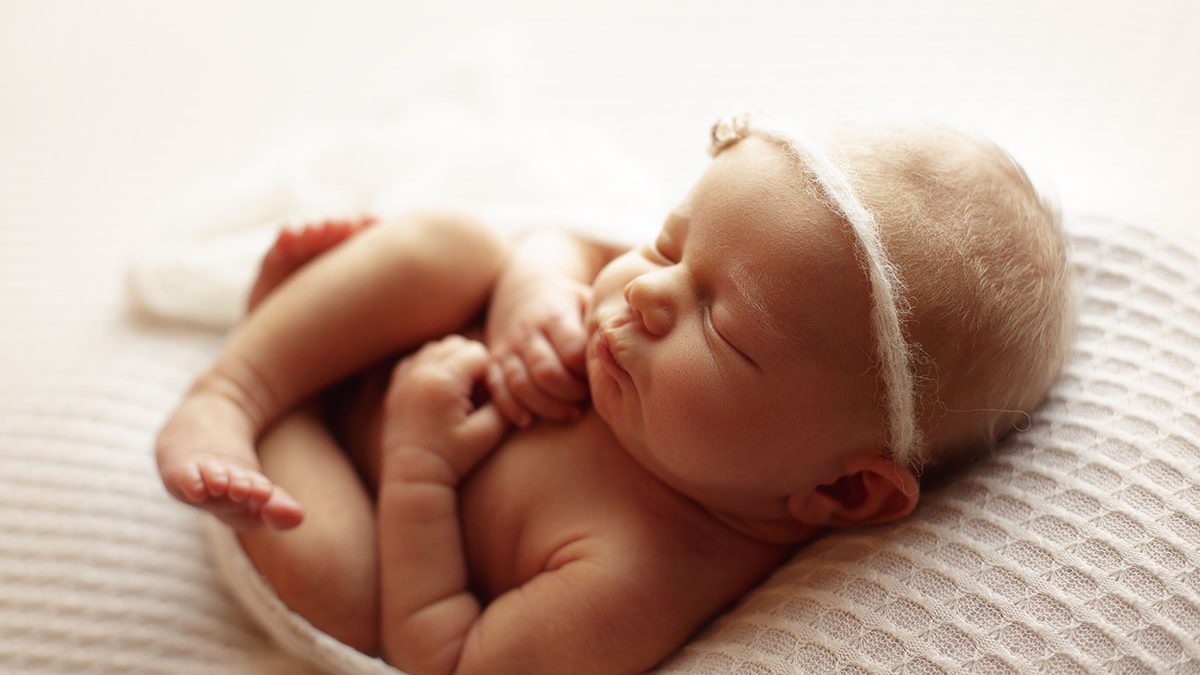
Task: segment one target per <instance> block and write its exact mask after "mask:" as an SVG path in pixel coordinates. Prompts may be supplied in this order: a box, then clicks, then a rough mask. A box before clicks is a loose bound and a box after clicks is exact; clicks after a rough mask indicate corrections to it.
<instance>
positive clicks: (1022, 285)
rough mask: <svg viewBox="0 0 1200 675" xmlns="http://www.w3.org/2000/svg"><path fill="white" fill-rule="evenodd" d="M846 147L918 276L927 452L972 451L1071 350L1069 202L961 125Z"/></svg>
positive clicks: (883, 225)
mask: <svg viewBox="0 0 1200 675" xmlns="http://www.w3.org/2000/svg"><path fill="white" fill-rule="evenodd" d="M833 147H834V148H836V151H835V152H834V153H833V157H834V159H835V161H838V162H839V164H841V165H842V166H844V167H846V171H847V174H848V175H850V176H851V182H852V183H853V185H854V188H855V191H856V192H857V194H858V195H859V197H860V199H861V200H862V202H863V204H864V205H865V206H866V207H867V208H868V209H870V210H871V211H872V213H873V214H874V217H875V220H876V222H877V223H878V225H879V229H880V236H881V239H882V241H883V242H884V245H885V246H886V247H887V249H888V251H889V253H890V255H891V257H892V261H893V263H894V264H895V265H896V267H897V269H898V272H899V275H900V277H901V278H902V279H903V280H904V283H905V288H906V292H907V294H908V295H907V301H908V304H909V308H910V315H909V321H908V323H907V324H906V326H905V329H906V333H907V335H908V338H909V341H910V344H911V345H912V346H913V348H914V351H915V352H916V353H917V354H918V358H917V359H916V361H915V363H914V366H915V371H916V372H915V375H916V382H917V392H918V393H917V400H918V407H919V413H918V415H919V420H920V422H919V424H920V427H921V428H922V430H923V431H924V434H925V439H926V444H927V453H926V455H925V458H924V459H925V464H926V466H927V467H928V468H929V469H930V470H935V469H938V468H939V467H942V468H945V467H951V466H954V465H957V464H961V463H963V462H965V461H966V460H967V459H969V458H970V457H972V456H974V455H975V454H977V453H978V452H979V451H981V450H986V449H987V448H989V447H990V446H992V445H994V444H995V443H996V441H998V440H999V439H1000V438H1001V437H1003V436H1004V435H1005V434H1006V433H1007V432H1009V431H1011V430H1013V429H1014V428H1022V427H1026V426H1028V424H1029V420H1030V417H1029V413H1030V412H1031V411H1032V409H1033V408H1034V407H1036V406H1037V405H1038V403H1040V402H1041V400H1042V399H1043V398H1044V397H1045V395H1046V393H1047V391H1048V390H1049V388H1050V386H1051V385H1052V384H1053V382H1054V381H1055V379H1057V377H1058V374H1059V372H1060V370H1061V368H1062V365H1063V362H1064V360H1065V359H1066V356H1067V353H1068V351H1069V349H1070V342H1071V338H1072V335H1073V328H1074V321H1073V302H1072V298H1071V283H1070V268H1069V265H1068V262H1067V251H1066V244H1065V241H1064V237H1063V233H1062V227H1061V218H1060V215H1059V211H1058V208H1057V207H1056V205H1055V204H1053V203H1052V202H1051V201H1050V200H1049V199H1048V198H1047V197H1046V196H1045V195H1044V194H1040V193H1039V192H1038V190H1037V189H1035V187H1034V185H1033V183H1032V182H1031V181H1030V179H1029V177H1028V176H1027V175H1026V172H1025V171H1024V170H1023V169H1022V168H1021V167H1020V165H1018V164H1017V162H1016V161H1015V160H1014V159H1013V158H1012V157H1011V156H1010V155H1009V154H1008V153H1007V152H1005V151H1004V150H1003V149H1001V148H1000V147H999V146H997V145H996V144H994V143H992V142H990V141H988V140H986V139H983V138H980V137H976V136H972V135H968V134H965V133H962V132H959V131H955V130H953V129H950V128H948V127H944V126H940V125H934V124H928V123H922V124H918V125H909V126H905V127H892V128H886V129H879V130H875V131H872V132H869V133H863V132H861V131H846V130H843V131H842V132H841V133H839V134H836V135H835V136H834V140H833ZM918 468H919V467H918Z"/></svg>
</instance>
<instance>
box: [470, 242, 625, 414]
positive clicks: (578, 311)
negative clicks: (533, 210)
mask: <svg viewBox="0 0 1200 675" xmlns="http://www.w3.org/2000/svg"><path fill="white" fill-rule="evenodd" d="M621 252H622V249H620V248H619V247H616V246H612V245H608V244H603V243H600V242H597V241H594V240H590V239H585V238H583V237H580V236H578V235H574V234H571V233H569V232H565V231H562V230H534V231H530V232H527V233H524V234H522V235H521V236H520V237H518V239H517V241H516V243H515V245H514V247H513V251H512V253H511V255H510V256H509V259H508V261H507V263H506V264H505V266H504V269H503V271H502V272H501V274H500V277H499V279H498V281H497V284H496V290H495V292H494V293H493V296H492V301H491V305H490V309H489V314H488V321H487V343H488V347H489V348H490V350H491V353H492V358H493V360H494V361H495V365H493V366H492V368H491V371H490V372H489V376H488V386H489V388H490V390H491V393H492V398H493V400H495V402H496V405H497V406H498V407H499V408H500V410H501V411H502V412H503V413H504V414H505V416H506V417H508V418H509V419H510V420H512V421H513V422H514V423H516V424H518V425H520V426H528V425H529V424H531V423H532V422H533V416H534V414H537V415H541V416H543V417H547V418H550V419H555V420H567V419H571V418H573V417H575V416H577V415H578V414H579V411H580V408H579V405H580V404H581V402H582V401H583V400H585V399H586V398H587V394H588V390H587V384H586V382H585V381H584V378H583V376H584V374H585V367H584V350H585V347H586V343H585V338H586V335H585V332H584V325H583V310H584V307H585V306H586V303H587V301H588V299H589V297H590V295H591V292H590V285H591V282H592V280H593V279H594V278H595V277H596V274H597V273H598V272H599V271H600V269H601V268H602V267H603V266H604V265H606V264H607V263H608V262H609V261H610V260H612V259H613V258H614V257H616V256H617V255H619V254H620V253H621Z"/></svg>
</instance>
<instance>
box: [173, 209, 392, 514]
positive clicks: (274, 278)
mask: <svg viewBox="0 0 1200 675" xmlns="http://www.w3.org/2000/svg"><path fill="white" fill-rule="evenodd" d="M374 223H375V219H374V218H363V219H361V220H357V221H333V220H327V221H324V222H321V223H318V224H312V225H306V226H304V228H302V229H291V228H287V229H283V230H281V231H280V232H279V234H278V235H277V236H276V238H275V243H274V244H272V245H271V248H270V249H268V250H267V252H266V254H265V255H264V256H263V260H262V263H261V266H260V268H259V272H258V277H257V279H255V281H254V286H253V289H252V290H251V292H250V297H249V301H248V302H247V308H246V311H247V313H249V312H253V311H254V309H255V308H256V307H257V306H258V305H259V304H261V303H262V301H263V300H265V299H266V297H267V296H268V295H269V294H270V293H271V292H273V291H274V290H275V289H276V288H277V287H278V286H279V285H280V284H281V283H283V282H284V280H286V279H287V277H289V276H291V275H292V273H293V272H296V271H297V270H299V269H300V268H301V267H303V266H304V265H306V264H307V263H308V262H310V261H311V260H313V259H314V258H316V257H317V256H319V255H320V254H322V253H324V252H325V251H327V250H329V249H331V248H333V247H334V246H337V245H338V244H340V243H342V242H343V241H344V240H346V239H347V238H349V237H350V236H352V235H353V234H354V233H356V232H358V231H359V230H361V229H362V228H364V227H367V226H369V225H372V224H374ZM207 403H208V404H209V405H207V406H204V405H200V406H197V405H193V406H191V407H189V408H185V409H183V410H181V411H180V413H177V415H176V418H178V416H179V414H188V413H196V412H201V413H204V412H207V413H208V416H209V417H210V423H217V421H218V420H219V419H221V417H223V416H225V415H229V416H231V417H237V416H238V412H239V411H237V410H232V409H231V407H230V406H229V405H228V403H229V402H228V401H223V400H221V399H214V400H210V401H207ZM223 411H224V412H223ZM230 423H231V424H234V422H233V421H232V420H231V421H230ZM184 426H185V427H186V426H188V425H186V424H185V425H184ZM222 428H223V427H222ZM220 430H221V429H216V430H214V431H216V432H218V433H219V432H220ZM230 441H233V439H230ZM219 445H224V446H226V447H236V441H233V442H226V443H220V444H219ZM182 447H186V446H185V445H184V444H178V445H174V446H172V445H168V446H167V451H168V452H167V453H166V454H167V456H166V459H167V460H168V466H169V462H170V460H171V459H172V457H171V453H170V451H171V450H173V449H180V448H182ZM259 450H260V452H261V448H259ZM159 459H160V460H162V459H164V457H163V453H162V452H161V451H160V453H159ZM188 459H191V460H195V464H194V467H192V468H194V472H192V473H189V474H184V473H182V472H180V471H174V472H172V471H171V470H170V469H169V468H168V469H167V470H166V471H165V472H164V475H163V478H164V480H167V479H168V478H173V479H175V480H174V481H173V482H168V483H167V486H168V488H174V489H172V490H171V492H172V494H174V495H175V496H176V497H182V498H183V499H182V500H183V501H185V502H190V503H194V504H197V505H203V507H204V508H206V509H208V510H209V511H211V512H212V513H214V514H215V515H217V517H219V518H220V519H221V520H222V521H223V522H225V523H226V524H227V525H231V526H233V527H236V528H238V529H246V528H252V527H254V526H256V525H258V524H259V523H260V522H261V521H262V520H263V518H264V517H265V518H266V519H267V520H268V522H270V523H271V524H272V525H274V526H275V527H282V528H287V527H292V526H294V525H296V524H297V523H299V522H300V518H301V517H302V515H303V511H302V510H301V509H300V506H299V504H297V503H296V501H295V500H294V499H293V498H292V497H291V495H289V494H288V493H287V490H286V489H282V488H279V487H278V486H277V485H276V484H274V483H272V481H271V480H270V479H269V478H267V477H266V476H265V475H264V474H263V472H262V471H261V470H260V467H259V462H257V461H253V458H248V457H237V456H219V455H218V456H202V457H189V458H188ZM172 473H174V475H171V474H172ZM264 507H265V510H266V513H265V514H264V513H263V510H264Z"/></svg>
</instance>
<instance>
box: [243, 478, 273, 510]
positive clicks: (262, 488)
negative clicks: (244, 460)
mask: <svg viewBox="0 0 1200 675" xmlns="http://www.w3.org/2000/svg"><path fill="white" fill-rule="evenodd" d="M246 479H247V480H248V481H249V483H250V487H249V489H248V490H247V492H246V500H245V501H246V505H247V506H249V507H251V508H255V509H259V508H262V505H263V504H266V503H267V500H268V499H270V498H271V493H272V492H274V490H275V484H274V483H272V482H271V480H270V479H269V478H267V477H266V476H264V475H262V474H261V473H258V472H257V471H248V472H246Z"/></svg>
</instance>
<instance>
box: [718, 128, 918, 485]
mask: <svg viewBox="0 0 1200 675" xmlns="http://www.w3.org/2000/svg"><path fill="white" fill-rule="evenodd" d="M750 134H753V135H755V136H758V137H760V138H764V139H766V140H769V141H771V142H772V143H775V144H777V145H779V146H780V147H781V148H783V149H784V150H785V151H786V152H787V153H788V154H789V155H791V156H792V157H794V158H795V159H796V160H797V161H798V162H800V164H801V166H802V167H804V168H806V169H807V170H808V171H809V172H811V173H812V175H813V177H814V178H815V179H816V181H817V184H818V185H819V186H820V188H821V190H822V191H823V192H824V193H825V196H826V197H827V198H828V200H829V202H830V203H829V206H830V207H831V208H833V209H834V210H835V211H836V212H837V213H838V215H840V216H842V217H843V218H845V219H846V222H848V223H850V228H851V230H852V231H853V232H854V236H855V237H856V238H857V239H858V243H859V247H860V251H861V260H862V264H863V266H864V267H865V268H866V272H867V277H868V278H869V279H870V281H871V301H872V305H873V307H872V310H871V323H872V325H873V326H874V328H875V345H876V352H877V355H878V357H879V365H880V370H881V373H882V377H883V382H884V387H885V392H886V396H887V409H888V447H889V449H890V450H891V453H892V458H893V459H895V460H896V461H897V462H899V463H901V464H904V465H906V466H913V467H918V466H919V465H920V463H921V459H922V443H921V431H920V429H919V428H918V427H917V413H916V406H915V403H914V399H915V396H914V384H913V374H912V367H911V365H910V364H911V359H912V354H911V350H910V349H909V346H908V342H907V341H906V340H905V339H904V330H903V329H902V327H901V318H902V317H903V315H904V314H905V303H904V302H903V297H902V296H903V290H904V288H903V284H902V283H901V281H900V277H899V275H898V274H897V273H896V268H895V266H894V265H892V263H891V261H890V260H889V259H888V255H887V251H886V250H885V249H884V248H883V243H882V242H881V241H880V240H879V228H878V226H877V225H876V224H875V218H874V216H872V215H871V212H870V211H868V210H867V208H866V207H865V206H863V204H862V202H861V201H859V199H858V196H857V195H856V194H855V193H854V188H853V187H851V186H850V180H849V178H848V177H847V176H846V174H845V172H843V171H842V170H841V169H840V168H838V166H837V165H835V164H834V163H833V162H832V161H830V160H829V157H828V156H827V155H826V154H825V153H824V152H822V151H821V150H820V149H819V148H818V147H817V146H816V145H815V144H814V143H813V142H812V141H810V140H809V139H808V138H806V137H805V136H803V135H801V134H797V133H795V132H792V131H790V130H785V129H784V128H782V127H780V126H778V125H777V124H775V123H773V122H769V121H764V120H762V119H758V118H756V119H755V120H754V123H753V124H751V119H750V115H749V113H746V112H740V113H737V114H735V115H732V116H730V117H726V118H722V119H721V120H718V121H717V123H716V124H714V125H713V129H712V144H711V146H710V152H711V154H712V155H713V156H716V155H717V154H719V153H720V152H721V151H722V150H724V149H725V148H727V147H729V146H730V145H732V144H734V143H736V142H737V141H739V140H741V139H742V138H745V137H746V136H748V135H750Z"/></svg>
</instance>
